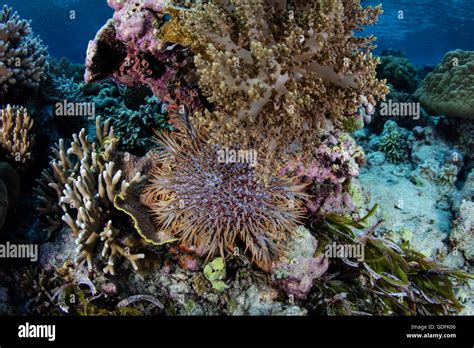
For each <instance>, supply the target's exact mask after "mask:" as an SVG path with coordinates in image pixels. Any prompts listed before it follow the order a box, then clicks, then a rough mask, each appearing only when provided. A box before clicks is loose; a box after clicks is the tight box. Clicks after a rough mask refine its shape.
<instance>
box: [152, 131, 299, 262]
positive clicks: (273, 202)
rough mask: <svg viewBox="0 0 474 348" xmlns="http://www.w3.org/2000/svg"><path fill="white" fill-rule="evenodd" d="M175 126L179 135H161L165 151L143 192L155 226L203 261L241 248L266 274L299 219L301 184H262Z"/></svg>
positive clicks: (280, 180) (248, 166)
mask: <svg viewBox="0 0 474 348" xmlns="http://www.w3.org/2000/svg"><path fill="white" fill-rule="evenodd" d="M179 127H180V134H179V135H168V134H163V135H162V136H160V138H159V143H160V145H161V146H162V147H163V148H164V152H163V154H162V156H161V158H160V163H158V164H157V166H156V167H155V168H154V170H153V172H152V174H151V176H152V179H151V181H150V182H149V183H148V184H147V189H146V190H145V195H146V197H147V198H146V199H145V200H146V201H151V202H153V204H152V213H153V215H154V216H155V222H156V225H157V228H158V229H162V230H169V231H171V233H172V234H174V235H175V236H177V237H178V238H180V240H181V242H183V243H185V244H188V245H193V246H195V247H196V248H197V250H199V253H200V254H206V255H208V258H209V257H211V256H212V255H214V254H215V253H220V255H221V257H223V258H226V257H227V256H228V255H229V254H230V255H232V254H234V253H235V252H236V249H237V248H239V247H240V248H242V252H247V251H248V252H250V254H251V258H252V262H254V263H255V264H257V265H258V266H259V267H261V268H263V269H266V270H268V269H269V267H270V265H271V264H272V262H274V261H278V260H279V259H280V258H281V257H282V256H283V254H284V250H282V242H283V241H284V240H285V239H286V238H287V237H288V236H289V235H290V233H291V231H292V230H293V227H294V225H295V224H296V223H297V222H298V221H299V220H300V219H301V217H302V210H301V204H302V203H301V199H302V198H304V195H303V194H302V192H301V190H302V188H303V186H302V185H298V184H296V183H295V182H294V181H293V180H291V179H290V178H286V177H276V176H274V177H269V178H268V180H269V181H268V182H267V183H266V184H265V183H263V182H261V181H260V180H259V179H258V177H257V175H256V173H255V167H254V166H252V163H249V162H245V161H241V162H235V163H234V162H229V161H226V160H225V159H222V158H221V157H220V153H219V151H222V149H221V150H220V149H219V148H216V147H214V146H211V145H209V144H207V143H206V137H205V136H204V135H203V134H200V133H198V132H197V131H195V130H194V129H188V128H186V126H185V125H180V126H179Z"/></svg>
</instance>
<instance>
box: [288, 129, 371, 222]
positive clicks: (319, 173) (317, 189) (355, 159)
mask: <svg viewBox="0 0 474 348" xmlns="http://www.w3.org/2000/svg"><path fill="white" fill-rule="evenodd" d="M312 157H313V158H314V159H313V161H312V162H311V163H310V164H309V165H305V163H304V162H301V161H298V160H295V161H291V162H289V163H288V164H287V165H285V166H284V167H283V168H281V169H280V171H279V174H280V175H291V176H296V177H298V178H299V180H300V181H301V182H302V183H304V184H306V185H307V186H306V187H307V190H306V192H307V193H308V195H309V199H308V201H307V203H306V207H307V209H308V211H309V212H310V213H311V214H318V215H324V214H327V213H337V214H346V213H349V212H351V211H352V210H353V208H354V207H353V204H352V202H351V199H350V196H349V194H348V187H349V185H350V181H351V178H355V177H357V176H358V175H359V167H360V166H362V165H363V164H364V163H365V157H364V152H363V150H362V148H361V147H359V146H358V145H357V144H356V143H355V141H354V139H353V138H351V137H350V136H349V135H347V134H345V133H341V132H334V134H331V135H330V136H328V137H327V138H326V139H324V140H323V141H322V142H321V144H320V145H318V146H317V147H315V148H314V149H313V155H312Z"/></svg>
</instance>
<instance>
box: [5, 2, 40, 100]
mask: <svg viewBox="0 0 474 348" xmlns="http://www.w3.org/2000/svg"><path fill="white" fill-rule="evenodd" d="M0 42H2V44H1V45H0V96H1V95H2V94H5V93H7V92H9V91H10V90H11V89H12V88H15V89H16V88H20V87H28V88H32V89H35V90H36V89H38V87H39V86H40V83H41V82H42V81H43V80H44V79H45V78H46V72H47V68H48V63H47V60H46V56H47V52H46V50H47V48H46V47H45V46H43V44H42V42H41V40H40V39H39V38H37V37H35V36H34V35H33V34H32V32H31V28H30V22H28V21H26V20H23V19H21V18H20V16H19V15H18V14H17V13H16V12H13V9H12V8H10V7H8V6H7V5H4V6H3V8H2V10H1V11H0Z"/></svg>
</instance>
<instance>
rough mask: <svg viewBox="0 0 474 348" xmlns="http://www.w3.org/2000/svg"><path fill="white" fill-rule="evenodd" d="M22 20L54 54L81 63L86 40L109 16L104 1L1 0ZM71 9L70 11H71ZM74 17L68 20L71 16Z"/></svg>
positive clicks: (109, 12)
mask: <svg viewBox="0 0 474 348" xmlns="http://www.w3.org/2000/svg"><path fill="white" fill-rule="evenodd" d="M2 2H5V3H6V4H7V5H9V6H11V7H13V9H14V10H15V11H17V12H18V14H19V15H20V16H21V17H22V18H24V19H30V20H32V27H33V31H34V32H35V34H36V35H39V36H40V37H41V39H42V40H43V42H44V43H45V44H46V45H47V46H48V47H49V53H50V54H51V55H53V56H55V57H58V58H60V57H66V58H68V59H69V60H71V61H73V62H75V63H83V62H84V61H85V55H86V50H87V44H88V43H89V40H92V39H93V38H94V36H95V34H96V33H97V31H98V30H99V29H100V28H101V27H102V26H103V25H104V24H105V22H106V21H107V20H108V19H109V18H111V17H112V15H113V13H114V12H113V10H112V9H111V8H110V7H109V6H108V5H107V0H6V1H5V0H4V1H2ZM71 11H74V12H71ZM73 17H74V19H71V18H73Z"/></svg>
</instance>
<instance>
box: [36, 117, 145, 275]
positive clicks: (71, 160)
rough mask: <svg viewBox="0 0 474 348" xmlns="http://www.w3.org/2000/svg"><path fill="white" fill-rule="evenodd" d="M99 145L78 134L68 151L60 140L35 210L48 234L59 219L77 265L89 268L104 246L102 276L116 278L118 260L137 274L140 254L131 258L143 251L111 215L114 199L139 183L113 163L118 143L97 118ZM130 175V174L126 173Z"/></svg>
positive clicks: (137, 174)
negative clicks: (72, 242) (73, 242)
mask: <svg viewBox="0 0 474 348" xmlns="http://www.w3.org/2000/svg"><path fill="white" fill-rule="evenodd" d="M96 122H97V124H96V131H97V135H96V137H97V140H96V141H94V142H92V141H90V140H89V138H88V137H87V136H86V134H85V130H82V131H81V132H80V133H79V134H78V135H76V134H74V135H73V141H72V143H71V145H70V147H69V148H67V149H66V147H65V144H64V141H63V140H60V142H59V144H58V145H57V147H56V148H55V149H53V151H54V155H55V156H54V158H53V159H52V161H51V163H50V165H51V169H52V171H45V172H44V173H43V179H42V180H41V181H40V182H39V184H40V186H39V188H38V190H37V196H38V198H39V202H40V203H41V205H40V206H39V208H38V210H39V212H40V213H42V214H44V215H46V220H48V222H49V223H50V224H51V225H50V227H49V228H48V229H47V230H48V232H50V233H51V232H52V231H54V229H55V228H57V227H60V226H61V224H60V221H59V218H60V219H61V220H62V221H63V222H65V223H66V225H67V226H68V227H69V229H70V230H71V231H72V233H73V234H74V236H75V237H76V244H77V254H78V255H77V258H76V261H77V262H78V263H80V262H82V261H87V265H88V268H89V269H92V267H93V264H94V263H93V260H94V257H95V249H96V248H97V246H98V244H99V241H101V242H103V245H102V251H101V256H102V257H103V258H105V259H106V260H107V266H106V267H105V268H104V269H103V271H104V272H105V273H110V274H115V266H116V263H117V260H118V259H119V258H120V257H123V258H125V259H127V260H128V261H129V262H130V264H131V265H132V267H133V268H134V269H135V270H138V268H139V267H138V263H137V262H138V261H139V260H140V259H142V258H144V256H145V255H144V254H143V253H137V254H134V253H132V249H133V248H134V247H139V246H141V243H137V242H136V241H134V240H133V236H129V235H127V234H126V231H124V230H123V231H122V230H120V229H119V226H120V227H121V224H120V222H119V221H116V222H115V223H114V221H113V219H114V215H113V213H114V212H115V213H117V210H116V209H115V207H114V200H115V198H116V196H125V195H126V193H127V189H128V187H129V186H130V185H131V184H133V183H136V182H139V181H140V180H141V179H142V177H141V174H140V173H138V172H136V173H133V176H131V175H125V173H124V172H122V170H120V169H119V168H117V165H116V163H115V162H114V156H116V155H117V154H116V150H117V143H118V139H117V138H116V137H115V134H114V131H113V128H110V122H109V121H108V122H105V124H104V125H103V126H101V125H100V118H97V121H96ZM127 174H128V173H127Z"/></svg>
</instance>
